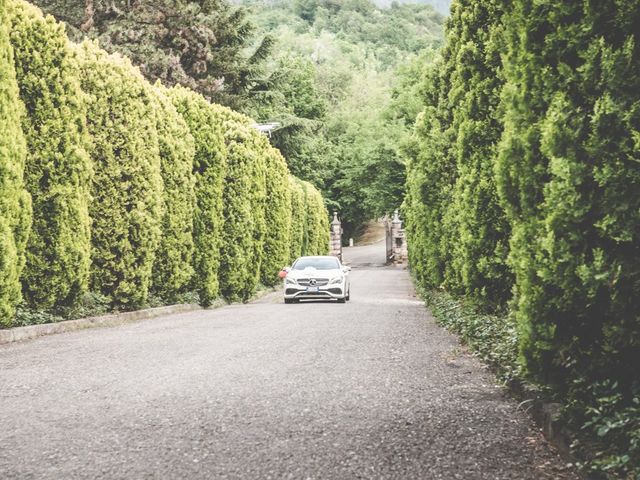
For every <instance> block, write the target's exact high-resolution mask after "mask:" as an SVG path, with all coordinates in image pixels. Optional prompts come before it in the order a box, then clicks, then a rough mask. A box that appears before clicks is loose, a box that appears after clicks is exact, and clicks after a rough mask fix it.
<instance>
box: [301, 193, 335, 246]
mask: <svg viewBox="0 0 640 480" xmlns="http://www.w3.org/2000/svg"><path fill="white" fill-rule="evenodd" d="M302 183H303V185H304V189H305V193H306V196H305V209H306V213H307V214H306V225H305V230H306V235H305V237H306V239H307V241H306V244H305V247H306V248H305V250H304V252H303V255H326V254H327V253H328V252H329V239H330V235H331V234H330V232H329V212H327V208H326V207H325V206H324V199H323V198H322V195H321V194H320V192H319V191H318V190H317V189H316V188H315V187H314V186H313V185H311V184H310V183H308V182H302Z"/></svg>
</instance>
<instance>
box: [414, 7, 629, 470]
mask: <svg viewBox="0 0 640 480" xmlns="http://www.w3.org/2000/svg"><path fill="white" fill-rule="evenodd" d="M639 15H640V11H639V10H638V8H637V2H633V1H622V2H620V1H617V2H616V1H613V0H612V1H607V2H600V3H599V4H597V5H595V4H589V5H587V4H585V3H579V2H569V3H567V2H564V3H563V2H553V1H550V0H549V1H540V2H531V1H527V0H519V1H517V2H510V3H506V2H499V1H495V2H486V1H482V2H480V1H478V0H459V1H457V2H454V6H453V10H452V17H451V19H450V20H449V24H448V33H447V44H446V47H445V48H444V50H443V52H442V57H441V59H440V60H439V62H438V63H437V65H436V66H435V67H434V68H432V69H431V72H430V73H429V75H428V78H427V80H426V84H425V88H424V90H425V100H426V108H425V110H424V112H423V113H422V114H421V116H420V117H419V119H418V121H417V127H416V131H415V136H414V139H413V141H412V144H411V145H410V146H409V147H408V148H407V151H408V152H409V156H410V158H409V178H408V182H407V190H408V196H407V199H406V204H405V212H406V218H407V223H408V225H407V230H408V234H409V246H410V260H411V264H412V269H413V271H414V273H415V275H416V278H417V279H418V281H419V282H420V284H421V285H423V286H425V287H428V288H440V287H443V288H445V289H446V290H448V291H449V292H450V293H452V294H454V295H458V296H461V297H464V298H465V299H467V300H468V301H471V302H472V303H473V305H474V306H475V307H476V309H479V310H484V311H487V310H488V311H489V312H491V311H494V312H496V311H497V312H498V313H502V314H504V315H505V316H506V317H508V320H503V321H504V322H508V323H509V325H511V324H515V325H517V338H518V344H519V347H518V356H519V362H520V365H521V366H522V368H523V374H524V375H526V376H527V378H529V379H532V380H535V381H538V382H540V383H543V384H545V385H548V386H550V387H552V390H553V391H554V392H556V395H558V397H559V398H560V399H563V400H564V401H565V403H566V404H567V413H568V415H567V417H566V418H567V420H568V421H569V422H571V423H572V424H573V425H574V427H576V428H580V429H581V430H582V431H583V432H588V433H590V434H591V437H592V444H595V445H598V446H597V447H595V448H597V449H596V450H593V451H592V452H591V457H592V458H594V460H593V461H592V462H591V464H590V465H591V467H587V468H593V469H595V470H598V471H600V472H604V474H606V475H611V476H612V477H615V476H623V477H624V476H628V477H631V476H633V475H638V474H639V473H640V447H639V443H638V436H637V428H638V418H637V416H636V415H637V412H638V402H640V376H639V374H638V371H637V369H634V368H632V365H633V364H634V363H637V360H638V358H640V314H639V313H638V312H640V304H639V302H640V281H638V275H639V272H640V195H639V194H638V187H639V185H640V153H639V152H640V150H639V149H638V136H639V135H640V133H639V125H640V95H639V93H638V92H640V49H639V48H638V45H637V32H636V30H637V25H638V22H639V21H640V17H639ZM500 51H501V52H503V53H504V55H503V56H502V57H500V56H498V52H500ZM461 318H462V320H461V324H462V326H460V325H457V326H456V327H455V329H456V330H457V331H459V332H461V333H462V334H463V335H464V336H465V337H466V338H467V339H468V340H469V341H470V343H472V344H473V343H474V342H475V343H477V344H478V345H477V346H478V347H479V348H480V349H482V348H485V347H486V346H487V345H490V344H491V343H493V342H494V340H493V339H492V338H491V337H489V338H487V339H486V341H485V340H483V338H482V337H481V336H479V335H478V334H477V332H478V331H480V332H483V331H487V332H488V331H492V328H493V327H492V326H491V324H495V322H496V318H500V317H493V316H490V315H485V316H481V317H477V316H473V315H467V316H464V317H461ZM477 322H481V323H483V322H484V323H485V324H484V325H481V326H478V325H476V324H477ZM508 330H509V332H512V330H511V327H509V329H508ZM496 332H498V333H497V334H498V335H499V336H503V334H504V332H502V333H500V332H501V330H500V329H498V330H496ZM505 335H506V334H505ZM510 335H511V333H509V335H506V336H509V337H510ZM503 340H504V339H503ZM498 343H500V342H498ZM634 412H635V413H634ZM583 448H584V449H585V450H584V451H586V450H588V447H586V446H583Z"/></svg>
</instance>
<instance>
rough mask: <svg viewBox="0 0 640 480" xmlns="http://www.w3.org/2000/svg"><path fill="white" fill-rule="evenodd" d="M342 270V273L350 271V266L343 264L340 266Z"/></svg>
mask: <svg viewBox="0 0 640 480" xmlns="http://www.w3.org/2000/svg"><path fill="white" fill-rule="evenodd" d="M342 271H343V272H344V273H347V272H350V271H351V267H348V266H346V265H345V266H343V267H342Z"/></svg>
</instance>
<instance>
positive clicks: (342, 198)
mask: <svg viewBox="0 0 640 480" xmlns="http://www.w3.org/2000/svg"><path fill="white" fill-rule="evenodd" d="M245 3H250V4H251V5H252V8H253V10H254V12H255V15H254V21H255V22H256V23H257V24H258V25H260V26H261V27H262V29H263V32H265V33H268V34H270V35H272V36H273V37H274V38H277V39H278V44H277V46H278V48H277V49H276V50H275V57H276V58H275V59H274V61H272V62H271V64H270V71H271V75H270V76H269V83H268V87H269V88H268V89H267V91H266V92H265V94H264V95H263V96H262V97H260V100H261V101H260V104H258V105H255V106H254V108H253V109H252V110H251V113H252V115H254V116H255V117H257V118H258V119H260V120H261V121H265V122H266V121H276V122H278V123H280V125H281V128H279V129H278V130H276V131H275V132H274V133H273V144H274V145H275V146H276V147H277V148H279V149H280V150H281V152H282V154H283V155H284V157H285V158H286V160H287V163H288V165H289V168H290V169H291V171H292V173H293V174H294V175H296V176H298V177H300V178H302V179H303V180H306V181H309V182H311V183H312V184H313V185H314V186H316V187H317V188H319V189H320V190H321V191H322V192H323V193H324V195H325V197H327V198H328V199H329V200H328V201H327V205H328V206H329V207H330V208H332V209H337V210H339V211H340V212H341V217H342V218H343V227H344V230H345V238H348V237H349V236H355V235H357V233H358V230H359V228H360V226H361V225H362V224H363V223H364V222H366V221H367V220H369V219H371V218H374V217H380V216H382V215H384V214H385V213H390V212H392V211H393V210H395V209H396V208H398V206H399V205H400V203H401V202H402V198H403V195H404V184H405V165H404V161H403V159H402V156H401V154H400V147H401V145H402V144H403V143H404V139H405V136H406V134H407V132H408V129H409V128H410V125H411V124H412V123H413V121H414V119H415V110H418V109H419V107H418V106H417V105H416V103H417V101H416V100H415V99H416V98H417V96H416V95H413V98H414V101H413V107H411V106H409V105H410V104H411V103H412V102H411V100H410V98H409V97H411V94H408V95H407V96H406V97H403V99H402V100H401V101H402V102H405V103H406V104H407V109H406V110H405V111H403V112H401V113H398V111H397V110H395V107H396V106H397V104H398V103H399V102H400V100H398V101H397V102H396V100H395V99H394V98H392V95H394V96H395V95H398V96H400V94H399V93H398V91H396V92H395V93H394V87H395V86H396V85H399V84H402V87H404V86H405V85H410V86H411V87H412V88H413V87H414V86H415V84H417V83H419V78H418V77H419V74H418V73H416V72H415V71H407V70H406V69H404V68H403V69H401V70H400V71H398V72H396V70H397V67H398V66H399V65H401V64H402V63H403V62H406V61H408V60H411V58H412V57H413V56H417V55H421V52H422V50H423V49H424V48H429V47H431V46H434V45H438V44H439V43H440V41H441V38H442V24H443V18H442V17H441V16H440V15H439V14H438V13H436V12H435V11H434V10H433V9H431V8H430V7H428V6H424V5H422V6H416V5H402V6H399V5H398V6H396V7H395V8H391V9H383V10H380V9H377V8H375V6H374V5H373V4H372V3H371V2H369V1H366V0H365V1H360V0H354V1H348V2H338V1H325V0H304V1H300V2H293V5H292V2H283V1H276V2H271V1H259V0H256V1H248V0H247V1H246V2H245ZM422 58H424V59H426V58H429V56H428V54H425V55H423V57H422ZM416 70H419V67H416ZM392 106H393V108H392ZM409 112H411V113H409Z"/></svg>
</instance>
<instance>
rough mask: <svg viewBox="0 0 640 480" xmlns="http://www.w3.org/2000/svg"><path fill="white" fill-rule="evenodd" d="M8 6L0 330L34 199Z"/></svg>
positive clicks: (12, 296)
mask: <svg viewBox="0 0 640 480" xmlns="http://www.w3.org/2000/svg"><path fill="white" fill-rule="evenodd" d="M9 14H10V11H9V5H8V4H7V1H6V0H0V124H2V128H1V129H0V327H9V326H11V324H12V322H13V317H14V314H15V307H16V305H17V304H18V302H19V301H20V298H21V294H20V273H21V271H22V268H23V266H24V250H25V247H26V243H27V239H28V235H29V227H30V222H31V198H30V196H29V193H28V192H27V190H26V189H25V188H24V181H23V173H24V164H25V157H26V142H25V139H24V136H23V133H22V128H21V120H22V117H23V115H24V106H23V105H22V103H21V102H20V99H19V92H18V84H17V82H16V74H15V70H14V63H13V49H12V48H11V45H10V43H9V22H10V18H9Z"/></svg>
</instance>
